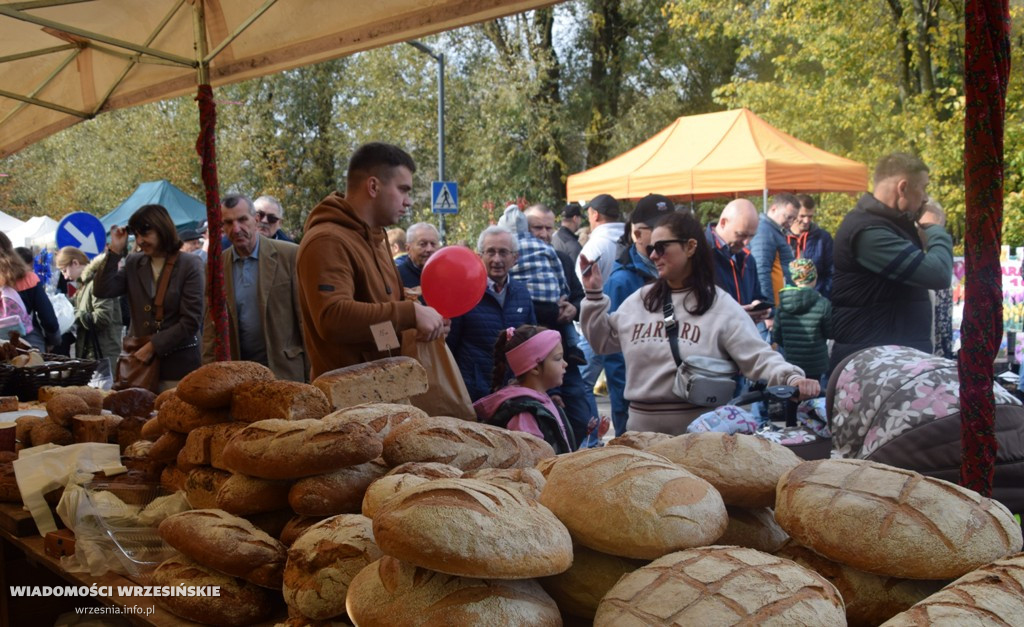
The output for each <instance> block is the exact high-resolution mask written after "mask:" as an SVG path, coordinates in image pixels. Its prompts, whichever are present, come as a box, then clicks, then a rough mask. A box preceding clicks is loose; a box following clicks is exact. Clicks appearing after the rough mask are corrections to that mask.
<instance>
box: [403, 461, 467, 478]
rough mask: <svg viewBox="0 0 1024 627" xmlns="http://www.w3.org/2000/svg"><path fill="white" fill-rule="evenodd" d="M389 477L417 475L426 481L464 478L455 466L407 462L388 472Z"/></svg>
mask: <svg viewBox="0 0 1024 627" xmlns="http://www.w3.org/2000/svg"><path fill="white" fill-rule="evenodd" d="M387 474H389V475H404V474H410V475H416V476H418V477H423V478H424V479H454V478H456V477H461V476H462V471H461V470H459V469H458V468H456V467H455V466H449V465H448V464H440V463H438V462H406V463H404V464H399V465H397V466H395V467H394V468H392V469H390V470H388V472H387Z"/></svg>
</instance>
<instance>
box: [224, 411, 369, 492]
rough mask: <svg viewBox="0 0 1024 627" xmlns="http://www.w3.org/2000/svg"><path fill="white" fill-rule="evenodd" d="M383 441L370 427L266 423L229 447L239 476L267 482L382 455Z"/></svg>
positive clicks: (227, 459)
mask: <svg viewBox="0 0 1024 627" xmlns="http://www.w3.org/2000/svg"><path fill="white" fill-rule="evenodd" d="M380 453H381V442H380V439H379V438H378V437H377V436H376V434H374V433H373V431H372V430H371V429H370V428H369V427H367V426H366V425H362V424H358V423H340V424H339V423H328V422H323V421H320V420H261V421H259V422H254V423H252V424H251V425H249V426H247V427H245V428H244V429H242V430H241V431H239V432H237V433H235V434H234V435H233V436H232V437H231V439H230V440H229V441H228V444H227V446H226V447H224V455H223V461H224V464H225V465H226V466H227V467H228V468H229V469H231V470H232V471H234V472H240V473H242V474H245V475H251V476H253V477H262V478H264V479H300V478H302V477H311V476H313V475H322V474H325V473H329V472H333V471H335V470H338V469H339V468H344V467H346V466H355V465H357V464H362V463H365V462H368V461H370V460H372V459H376V458H377V457H380Z"/></svg>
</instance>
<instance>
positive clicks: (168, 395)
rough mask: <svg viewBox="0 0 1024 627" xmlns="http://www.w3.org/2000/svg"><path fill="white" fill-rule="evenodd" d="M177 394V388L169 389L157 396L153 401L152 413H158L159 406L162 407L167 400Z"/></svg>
mask: <svg viewBox="0 0 1024 627" xmlns="http://www.w3.org/2000/svg"><path fill="white" fill-rule="evenodd" d="M177 394H178V388H171V389H169V390H164V391H163V392H160V393H159V394H157V395H156V398H155V399H153V411H160V406H161V405H163V404H164V402H165V401H166V400H167V399H169V398H171V397H172V396H177Z"/></svg>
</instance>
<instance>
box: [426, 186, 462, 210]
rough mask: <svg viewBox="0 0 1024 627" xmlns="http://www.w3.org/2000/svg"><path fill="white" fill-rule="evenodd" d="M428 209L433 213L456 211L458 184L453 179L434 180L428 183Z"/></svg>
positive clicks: (457, 208) (457, 205)
mask: <svg viewBox="0 0 1024 627" xmlns="http://www.w3.org/2000/svg"><path fill="white" fill-rule="evenodd" d="M430 209H431V210H432V211H433V212H434V213H458V212H459V184H458V183H456V182H455V181H434V182H433V183H432V184H431V185H430Z"/></svg>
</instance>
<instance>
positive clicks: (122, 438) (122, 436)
mask: <svg viewBox="0 0 1024 627" xmlns="http://www.w3.org/2000/svg"><path fill="white" fill-rule="evenodd" d="M144 424H146V419H145V418H141V417H139V416H128V417H126V418H125V419H124V420H122V421H121V422H120V423H118V425H117V432H116V434H115V435H116V436H117V445H118V446H120V447H121V452H122V453H124V450H125V449H127V448H128V447H129V446H131V445H132V444H134V443H135V442H138V441H139V440H142V439H143V438H142V425H144Z"/></svg>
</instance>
